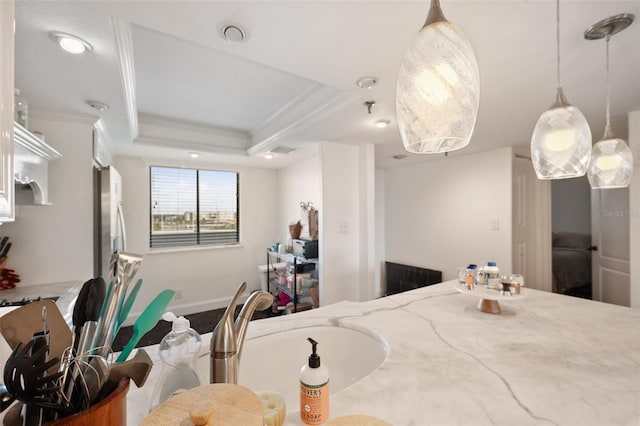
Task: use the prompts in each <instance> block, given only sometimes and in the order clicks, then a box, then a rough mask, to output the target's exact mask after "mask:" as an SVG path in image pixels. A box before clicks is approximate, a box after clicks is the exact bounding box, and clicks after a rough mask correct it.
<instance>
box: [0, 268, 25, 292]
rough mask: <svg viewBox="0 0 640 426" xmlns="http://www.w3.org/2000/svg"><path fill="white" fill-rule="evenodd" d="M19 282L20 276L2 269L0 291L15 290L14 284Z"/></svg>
mask: <svg viewBox="0 0 640 426" xmlns="http://www.w3.org/2000/svg"><path fill="white" fill-rule="evenodd" d="M19 282H20V275H18V274H16V271H14V270H13V269H9V268H4V269H2V272H0V290H9V289H12V288H16V283H19Z"/></svg>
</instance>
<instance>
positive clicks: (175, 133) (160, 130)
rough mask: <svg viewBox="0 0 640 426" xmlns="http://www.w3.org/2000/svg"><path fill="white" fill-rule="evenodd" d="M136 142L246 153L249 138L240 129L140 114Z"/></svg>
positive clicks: (243, 154)
mask: <svg viewBox="0 0 640 426" xmlns="http://www.w3.org/2000/svg"><path fill="white" fill-rule="evenodd" d="M134 143H138V144H142V145H151V146H162V147H168V148H177V149H183V150H193V151H202V152H215V153H223V154H232V155H242V156H247V147H248V146H249V143H250V137H249V134H248V133H247V132H243V131H240V130H235V129H230V128H224V127H217V126H210V125H204V124H196V123H190V122H185V121H180V120H175V119H167V118H164V117H159V116H154V115H149V114H140V134H139V136H138V137H137V138H136V139H135V140H134Z"/></svg>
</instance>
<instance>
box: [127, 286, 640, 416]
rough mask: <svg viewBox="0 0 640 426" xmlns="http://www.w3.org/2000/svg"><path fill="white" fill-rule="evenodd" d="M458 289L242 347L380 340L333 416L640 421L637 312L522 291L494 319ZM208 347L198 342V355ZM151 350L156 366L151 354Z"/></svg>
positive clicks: (427, 292)
mask: <svg viewBox="0 0 640 426" xmlns="http://www.w3.org/2000/svg"><path fill="white" fill-rule="evenodd" d="M455 285H456V282H455V281H450V282H445V283H442V284H437V285H432V286H429V287H423V288H420V289H417V290H413V291H410V292H406V293H400V294H396V295H393V296H389V297H385V298H381V299H376V300H372V301H369V302H363V303H356V302H340V303H336V304H333V305H328V306H324V307H321V308H319V309H314V310H311V311H306V312H302V313H298V314H295V315H289V316H283V317H277V318H269V319H265V320H259V321H253V322H251V325H250V326H249V330H248V333H247V339H252V338H256V337H259V336H262V335H266V334H271V333H274V332H278V331H284V330H289V329H294V328H300V327H308V326H315V325H333V326H338V327H349V328H356V329H358V330H363V331H366V332H368V333H370V334H372V335H376V336H378V337H379V338H381V339H383V340H384V341H385V342H386V344H387V345H388V350H389V352H388V356H387V358H386V359H385V361H384V362H383V363H382V365H381V366H380V367H379V368H378V369H376V370H375V371H373V372H372V373H371V374H370V375H368V376H367V377H365V378H364V379H362V380H360V381H359V382H357V383H355V384H353V385H351V386H349V387H347V388H346V389H343V390H341V391H339V392H337V393H335V394H333V395H331V417H332V418H333V417H337V416H341V415H347V414H367V415H371V416H376V417H379V418H381V419H384V420H386V421H388V422H390V423H392V424H394V425H398V426H408V425H420V426H421V425H510V426H511V425H519V426H522V425H547V424H548V425H597V426H601V425H628V426H632V425H638V424H640V311H638V310H635V309H631V308H624V307H620V306H615V305H609V304H604V303H599V302H593V301H589V300H584V299H578V298H574V297H569V296H562V295H557V294H551V293H546V292H541V291H536V290H530V289H526V290H525V292H526V297H524V298H520V299H515V298H514V300H513V301H501V302H500V305H501V308H502V313H501V314H499V315H493V314H487V313H483V312H480V311H478V310H477V309H476V304H477V299H475V298H474V297H471V296H469V295H466V294H461V293H459V292H458V291H456V289H455V287H454V286H455ZM209 340H210V334H209V335H205V336H203V349H204V350H206V349H208V342H209ZM148 351H149V353H150V355H151V356H152V358H154V360H157V359H158V356H157V346H156V347H149V348H148ZM352 356H354V357H357V356H358V354H357V353H354V354H352ZM207 358H208V356H207ZM302 362H304V360H301V363H302ZM272 368H277V366H272ZM159 373H160V364H159V363H158V364H156V366H154V368H153V370H152V372H151V375H150V377H149V381H148V383H147V384H146V385H145V386H144V387H143V388H142V389H136V388H135V386H134V385H132V386H131V390H130V392H129V397H128V424H129V425H136V424H138V423H139V422H140V420H141V419H142V418H143V417H144V415H145V413H146V410H147V409H148V406H149V405H148V398H149V397H150V394H151V391H152V389H153V385H154V381H155V380H156V378H157V376H158V375H159ZM204 377H205V378H206V375H204ZM291 379H292V381H293V382H294V383H297V378H295V377H294V378H291ZM296 410H297V407H288V412H289V413H291V414H289V415H288V416H287V425H296V424H301V423H299V421H298V420H297V414H295V413H293V412H295V411H296Z"/></svg>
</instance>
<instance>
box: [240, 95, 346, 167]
mask: <svg viewBox="0 0 640 426" xmlns="http://www.w3.org/2000/svg"><path fill="white" fill-rule="evenodd" d="M355 99H358V96H355V95H352V94H350V93H348V92H342V91H339V90H337V89H334V88H331V87H329V86H325V85H323V84H319V83H316V84H313V85H312V86H310V87H309V88H308V89H307V90H306V91H304V92H302V93H301V94H300V96H298V97H296V98H295V99H294V100H292V101H291V102H289V103H288V104H287V105H285V106H284V107H283V108H281V109H280V110H279V111H277V112H276V113H275V114H273V115H272V116H271V117H269V119H268V120H267V121H266V122H265V124H264V125H262V126H261V127H260V128H259V129H256V130H255V131H254V132H252V142H253V143H252V145H251V146H250V147H249V149H248V150H247V152H248V154H249V156H252V155H255V154H259V153H263V152H265V151H268V150H269V149H270V148H271V147H273V146H274V145H275V144H276V142H277V141H278V140H280V139H282V138H284V137H286V136H291V135H293V134H295V133H296V132H297V131H299V130H302V129H303V128H304V127H306V126H308V125H309V124H311V123H313V122H314V121H316V120H319V119H321V118H322V117H325V116H326V115H328V114H330V113H332V112H334V111H337V110H339V109H340V108H342V107H344V106H345V105H348V104H349V103H351V102H353V101H354V100H355Z"/></svg>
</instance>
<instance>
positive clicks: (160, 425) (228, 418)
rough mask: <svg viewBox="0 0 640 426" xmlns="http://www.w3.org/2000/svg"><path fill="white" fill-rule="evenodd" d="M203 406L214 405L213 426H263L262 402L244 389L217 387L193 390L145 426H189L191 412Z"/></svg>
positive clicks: (146, 420) (166, 404)
mask: <svg viewBox="0 0 640 426" xmlns="http://www.w3.org/2000/svg"><path fill="white" fill-rule="evenodd" d="M203 402H208V403H210V404H211V407H212V409H213V414H212V416H211V419H210V420H209V425H211V426H217V425H242V426H253V425H255V426H263V425H264V420H263V415H262V402H261V401H260V398H258V396H257V395H256V394H255V393H253V392H252V391H251V390H250V389H248V388H245V387H244V386H240V385H231V384H226V383H214V384H211V385H204V386H198V387H197V388H193V389H189V390H188V391H186V392H183V393H181V394H179V395H176V396H174V397H172V398H169V399H168V400H166V401H165V402H163V403H162V404H160V405H158V406H157V407H156V408H155V409H154V410H153V411H151V413H149V415H148V416H147V417H145V418H144V419H142V423H140V425H141V426H189V425H193V423H192V422H191V420H190V419H189V412H190V411H191V409H192V408H194V407H196V406H197V405H201V403H203Z"/></svg>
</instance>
